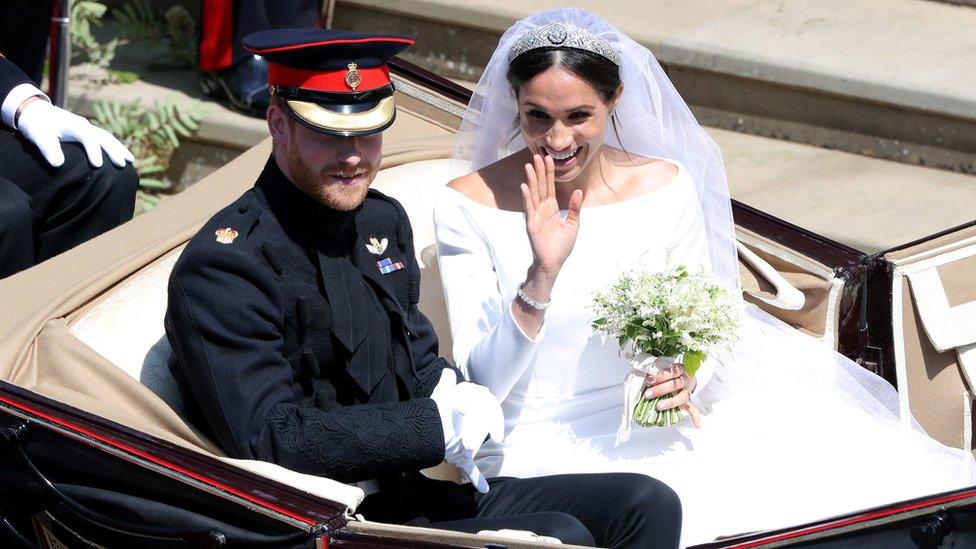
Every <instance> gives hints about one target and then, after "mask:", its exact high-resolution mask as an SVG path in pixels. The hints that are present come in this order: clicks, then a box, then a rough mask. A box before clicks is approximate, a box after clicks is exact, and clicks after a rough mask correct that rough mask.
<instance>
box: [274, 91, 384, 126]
mask: <svg viewBox="0 0 976 549" xmlns="http://www.w3.org/2000/svg"><path fill="white" fill-rule="evenodd" d="M286 101H288V106H289V107H291V109H292V110H293V111H294V112H295V114H297V115H298V116H299V117H300V118H301V119H302V120H304V121H305V122H308V123H309V124H311V125H313V126H318V127H320V128H324V129H329V130H336V131H350V132H360V131H369V130H375V129H377V128H382V127H383V126H384V125H385V124H386V123H387V122H389V121H390V119H391V118H393V115H394V113H395V112H396V104H395V103H394V100H393V96H392V95H391V96H390V97H387V98H385V99H382V100H380V102H379V104H377V105H376V106H375V107H373V108H372V109H370V110H368V111H363V112H357V113H349V114H343V113H337V112H334V111H330V110H328V109H325V108H323V107H321V106H319V105H318V104H316V103H311V102H308V101H296V100H293V99H287V100H286Z"/></svg>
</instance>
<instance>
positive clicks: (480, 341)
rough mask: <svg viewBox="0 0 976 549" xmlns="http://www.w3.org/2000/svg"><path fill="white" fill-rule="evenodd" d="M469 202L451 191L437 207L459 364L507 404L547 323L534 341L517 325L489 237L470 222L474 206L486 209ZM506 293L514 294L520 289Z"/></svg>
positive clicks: (441, 263) (437, 229) (441, 255)
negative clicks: (494, 259)
mask: <svg viewBox="0 0 976 549" xmlns="http://www.w3.org/2000/svg"><path fill="white" fill-rule="evenodd" d="M466 200H468V199H467V198H466V197H464V196H463V195H461V193H459V192H458V191H455V190H453V189H450V188H447V187H445V188H444V189H443V190H442V191H441V192H440V195H439V196H438V199H437V202H436V204H435V206H434V231H435V236H436V238H437V252H438V261H439V267H440V273H441V283H442V285H443V287H444V296H445V299H446V301H447V312H448V319H449V321H450V324H451V334H452V335H453V337H454V349H453V351H454V360H455V362H456V363H457V366H458V367H459V368H460V369H461V371H462V372H463V373H464V374H465V376H467V377H468V379H470V380H471V381H474V382H475V383H478V384H481V385H484V386H485V387H487V388H488V389H489V390H490V391H491V392H492V394H494V395H495V397H496V398H498V400H499V401H501V400H504V399H505V398H506V397H507V396H508V394H509V392H510V391H511V390H512V387H513V386H514V385H515V383H516V382H517V381H518V380H519V379H520V378H521V377H522V375H523V374H524V373H525V371H526V369H527V368H528V367H529V365H530V364H531V362H532V359H533V357H534V356H535V350H536V344H537V343H538V342H539V341H540V340H541V339H542V338H543V337H544V333H545V324H543V326H542V328H541V329H540V330H539V334H538V335H537V336H536V337H535V338H530V337H528V336H527V335H526V334H525V333H524V332H523V331H522V329H521V328H520V327H519V325H518V323H517V322H516V321H515V318H514V317H513V316H512V309H511V298H510V297H508V298H506V297H505V296H504V295H503V292H502V291H501V289H500V288H499V281H498V276H497V273H496V271H495V266H494V261H493V259H492V253H491V249H490V247H489V244H488V238H486V237H485V235H483V234H482V233H481V231H480V229H479V228H478V227H476V225H475V224H474V222H473V221H472V220H471V219H470V217H469V212H468V209H467V208H468V207H482V206H478V205H477V204H474V203H473V202H472V203H470V204H465V203H463V201H466ZM502 213H503V214H508V213H509V212H502ZM512 217H513V220H515V219H519V218H518V216H512ZM500 244H502V245H503V244H504V243H500ZM505 293H507V294H508V295H512V294H514V288H512V289H511V290H510V291H509V292H505Z"/></svg>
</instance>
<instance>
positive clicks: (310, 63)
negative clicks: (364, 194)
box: [244, 29, 414, 136]
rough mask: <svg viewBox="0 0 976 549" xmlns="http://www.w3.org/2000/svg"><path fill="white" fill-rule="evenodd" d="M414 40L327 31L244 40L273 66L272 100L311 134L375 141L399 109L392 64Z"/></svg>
mask: <svg viewBox="0 0 976 549" xmlns="http://www.w3.org/2000/svg"><path fill="white" fill-rule="evenodd" d="M413 43H414V40H413V39H412V38H409V37H405V36H394V35H386V34H360V33H354V32H347V31H339V30H325V29H275V30H268V31H261V32H256V33H253V34H249V35H247V36H246V37H244V48H245V49H247V50H248V51H250V52H252V53H255V54H257V55H260V56H262V57H264V58H265V59H267V61H268V86H269V89H270V91H271V95H273V96H277V97H280V98H281V99H282V102H281V103H282V105H283V107H284V110H285V111H286V112H287V113H288V115H289V116H291V117H292V118H293V119H294V120H295V121H296V122H298V123H299V124H302V125H303V126H305V127H307V128H310V129H312V130H315V131H318V132H322V133H326V134H330V135H341V136H357V135H370V134H374V133H378V132H381V131H383V130H385V129H386V128H388V127H389V126H390V124H392V123H393V119H394V118H395V117H396V105H395V104H394V102H393V82H391V81H390V70H389V68H388V67H387V62H388V61H389V60H390V59H391V58H392V57H393V56H395V55H396V54H398V53H400V52H401V51H403V50H404V49H406V48H408V47H409V46H411V45H412V44H413Z"/></svg>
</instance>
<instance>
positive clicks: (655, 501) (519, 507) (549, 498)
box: [358, 473, 681, 549]
mask: <svg viewBox="0 0 976 549" xmlns="http://www.w3.org/2000/svg"><path fill="white" fill-rule="evenodd" d="M490 486H491V489H490V490H489V492H488V493H487V494H479V493H478V492H476V491H475V490H474V488H472V487H471V485H469V484H466V485H462V486H458V485H456V484H454V483H452V482H444V481H437V480H431V479H428V478H426V477H424V476H422V475H419V474H414V475H405V476H404V477H403V482H402V483H400V484H399V486H397V487H396V488H392V489H383V490H382V491H381V492H379V493H377V494H373V495H371V496H369V497H367V498H366V500H365V501H364V502H363V504H362V505H361V506H360V507H359V509H358V511H359V512H361V513H362V514H363V516H365V517H366V518H367V519H369V520H376V521H381V522H401V523H408V524H412V525H418V526H421V525H428V526H432V527H434V528H443V529H446V530H455V531H460V532H478V531H480V530H499V529H503V528H507V529H514V530H530V531H532V532H535V533H536V534H540V535H546V536H553V537H556V538H559V539H560V540H562V541H563V542H564V543H572V544H576V545H589V546H593V545H596V546H599V547H614V548H617V547H620V548H631V547H633V548H637V547H642V548H649V549H656V548H666V547H667V548H672V547H677V546H678V542H679V538H680V534H681V503H680V502H679V501H678V496H677V495H676V494H675V493H674V491H672V490H671V489H670V488H669V487H668V486H666V485H665V484H664V483H662V482H660V481H658V480H655V479H653V478H650V477H647V476H644V475H638V474H631V473H599V474H580V475H553V476H546V477H537V478H528V479H516V478H497V479H492V480H491V481H490Z"/></svg>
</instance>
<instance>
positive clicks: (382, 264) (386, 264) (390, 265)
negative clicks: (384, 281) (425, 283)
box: [376, 257, 404, 275]
mask: <svg viewBox="0 0 976 549" xmlns="http://www.w3.org/2000/svg"><path fill="white" fill-rule="evenodd" d="M376 266H377V267H379V268H380V272H381V273H383V274H385V275H388V274H390V273H392V272H395V271H399V270H400V269H402V268H403V267H404V265H403V262H402V261H397V262H394V261H393V260H392V259H390V258H389V257H387V258H386V259H381V260H379V261H377V262H376Z"/></svg>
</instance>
